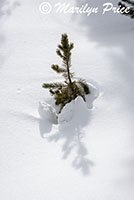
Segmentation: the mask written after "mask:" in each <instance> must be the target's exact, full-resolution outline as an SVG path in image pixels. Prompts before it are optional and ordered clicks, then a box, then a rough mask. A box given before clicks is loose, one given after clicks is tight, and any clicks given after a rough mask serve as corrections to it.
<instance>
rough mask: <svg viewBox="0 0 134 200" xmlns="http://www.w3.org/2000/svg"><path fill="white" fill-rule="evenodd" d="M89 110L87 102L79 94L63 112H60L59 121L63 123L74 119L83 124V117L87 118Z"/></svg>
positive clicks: (75, 121)
mask: <svg viewBox="0 0 134 200" xmlns="http://www.w3.org/2000/svg"><path fill="white" fill-rule="evenodd" d="M87 112H88V108H87V105H86V102H85V101H84V100H83V99H82V97H80V96H79V97H77V98H76V99H75V100H73V101H71V102H70V103H68V104H66V105H65V106H64V108H63V110H62V112H61V114H59V117H58V123H59V124H63V123H67V122H70V121H72V122H73V123H74V124H75V123H76V124H78V123H80V124H81V122H82V121H83V119H84V120H85V117H86V116H87Z"/></svg>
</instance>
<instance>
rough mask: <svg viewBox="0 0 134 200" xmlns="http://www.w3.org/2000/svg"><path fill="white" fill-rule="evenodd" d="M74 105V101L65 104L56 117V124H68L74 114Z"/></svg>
mask: <svg viewBox="0 0 134 200" xmlns="http://www.w3.org/2000/svg"><path fill="white" fill-rule="evenodd" d="M74 104H75V100H73V101H71V102H70V103H67V104H66V105H65V106H64V107H63V109H62V111H61V113H60V114H59V116H58V123H59V124H60V123H66V122H69V121H70V120H71V119H72V117H73V114H74V108H75V106H74Z"/></svg>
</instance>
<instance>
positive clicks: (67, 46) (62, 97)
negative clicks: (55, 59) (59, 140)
mask: <svg viewBox="0 0 134 200" xmlns="http://www.w3.org/2000/svg"><path fill="white" fill-rule="evenodd" d="M73 48H74V44H73V43H69V41H68V36H67V34H62V37H61V44H59V45H58V48H57V50H56V53H57V55H58V56H59V57H60V58H61V59H62V62H63V64H62V67H59V65H54V64H53V65H52V66H51V68H52V69H53V70H54V71H56V72H57V73H58V74H62V76H63V77H64V78H65V81H64V82H63V83H60V82H58V83H43V85H42V87H43V88H47V89H49V92H50V94H51V95H52V96H54V99H55V104H56V105H60V106H61V107H60V111H59V112H61V110H62V108H63V107H64V106H65V105H66V104H67V103H69V102H71V101H72V100H74V99H75V98H76V97H78V96H81V97H82V98H83V100H84V101H85V100H86V99H85V95H87V94H89V93H90V90H89V87H88V84H87V83H86V81H85V80H83V79H80V80H74V79H73V77H74V73H72V72H71V71H70V68H71V50H72V49H73Z"/></svg>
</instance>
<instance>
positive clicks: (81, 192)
mask: <svg viewBox="0 0 134 200" xmlns="http://www.w3.org/2000/svg"><path fill="white" fill-rule="evenodd" d="M41 2H42V1H41V0H23V1H22V0H17V1H13V0H10V1H9V3H8V2H7V1H3V0H0V27H1V29H0V82H1V83H0V94H1V98H0V199H1V200H44V199H46V200H55V199H56V200H89V199H91V200H132V199H133V198H134V192H133V188H134V134H133V124H132V122H133V121H132V120H133V108H134V104H133V100H134V98H133V84H134V81H133V63H134V49H133V42H134V24H133V20H131V19H129V18H127V17H124V16H121V15H116V16H115V14H110V16H109V15H107V16H103V17H102V16H101V15H98V14H96V15H93V16H89V17H86V16H83V15H77V14H76V15H71V14H63V13H62V14H55V13H54V12H52V13H50V14H48V15H43V14H41V13H40V12H39V9H38V7H39V5H40V3H41ZM49 2H50V3H51V4H52V5H54V4H55V3H56V2H58V1H55V2H54V1H52V0H49ZM60 2H68V1H63V0H61V1H60ZM69 2H70V3H71V4H72V5H75V4H76V5H81V3H85V2H86V1H85V0H84V1H78V0H77V1H76V2H75V1H74V0H72V1H69ZM87 2H88V3H89V1H88V0H87ZM90 2H93V0H91V1H90ZM94 2H95V3H96V5H100V1H99V0H98V1H97V0H96V1H94ZM103 2H104V1H102V3H103ZM111 2H114V1H111ZM115 2H117V1H115ZM62 33H68V35H69V39H70V41H72V42H74V45H75V48H74V50H73V52H72V64H73V65H72V71H75V74H76V76H77V77H82V78H85V79H86V80H87V81H88V82H89V83H91V84H92V85H93V86H94V87H95V88H97V93H98V94H99V95H98V97H97V98H96V99H95V100H94V102H93V108H92V109H86V107H85V104H84V103H82V102H81V99H80V98H78V99H77V100H76V102H75V106H73V107H72V109H74V116H73V120H72V121H71V122H68V123H63V124H62V123H61V124H59V125H57V124H52V123H51V122H50V121H49V120H48V119H46V118H43V117H42V116H41V115H40V113H39V112H38V108H39V101H46V102H47V103H50V102H51V101H52V100H51V99H50V95H49V92H48V91H47V90H45V89H43V88H42V87H41V85H42V83H43V82H47V81H48V82H49V81H55V80H58V79H60V77H58V76H57V74H56V73H54V72H53V71H52V70H51V68H50V66H51V64H57V63H59V64H60V59H59V58H58V57H57V55H56V53H55V50H56V47H57V44H58V43H59V42H60V36H61V34H62ZM70 107H71V106H70ZM65 113H66V112H65ZM63 117H64V116H63ZM62 119H63V118H62V117H61V116H60V120H61V121H62ZM61 121H60V122H61Z"/></svg>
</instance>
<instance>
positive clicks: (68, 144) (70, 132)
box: [40, 100, 94, 176]
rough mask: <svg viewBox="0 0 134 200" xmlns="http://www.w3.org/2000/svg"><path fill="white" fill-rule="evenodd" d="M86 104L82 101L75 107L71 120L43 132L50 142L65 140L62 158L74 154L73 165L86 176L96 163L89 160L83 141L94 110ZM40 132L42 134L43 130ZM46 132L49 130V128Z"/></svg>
mask: <svg viewBox="0 0 134 200" xmlns="http://www.w3.org/2000/svg"><path fill="white" fill-rule="evenodd" d="M82 101H83V100H82ZM84 104H85V103H84ZM84 104H81V103H80V104H79V107H78V106H76V107H75V112H74V115H73V118H72V120H71V121H70V122H64V123H61V124H58V125H57V130H56V131H55V130H53V129H52V133H50V134H48V135H45V134H43V138H46V139H47V140H48V141H49V142H60V141H63V143H62V158H63V159H67V158H68V157H69V155H71V154H73V160H72V167H74V168H75V169H77V170H80V171H81V172H82V174H83V175H84V176H85V175H88V174H89V173H90V168H91V167H92V166H93V165H94V164H93V162H92V161H91V160H89V158H88V150H87V148H86V145H85V144H84V142H83V141H82V140H83V139H84V137H85V136H86V132H85V131H84V129H85V127H86V126H87V125H89V122H90V121H91V116H92V110H88V109H87V107H85V105H86V104H85V105H84ZM82 105H84V106H82ZM42 122H43V121H42ZM49 128H50V127H49ZM40 132H41V135H42V131H40ZM45 132H48V129H46V131H45ZM74 155H75V156H74Z"/></svg>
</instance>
